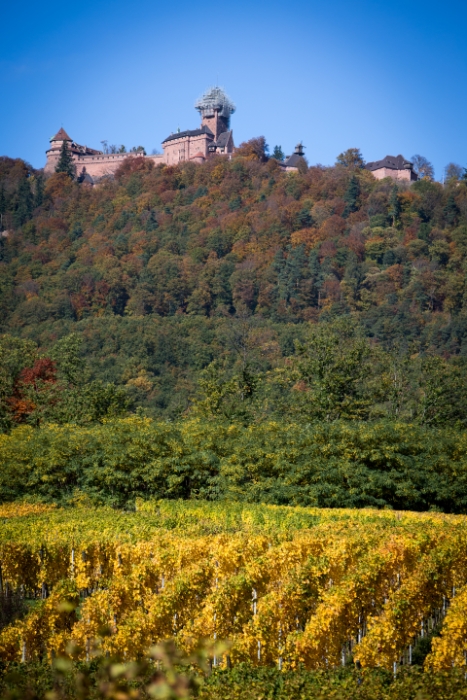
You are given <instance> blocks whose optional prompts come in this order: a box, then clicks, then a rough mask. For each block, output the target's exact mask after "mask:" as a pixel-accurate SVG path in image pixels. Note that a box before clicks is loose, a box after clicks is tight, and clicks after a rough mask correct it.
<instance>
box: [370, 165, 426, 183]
mask: <svg viewBox="0 0 467 700" xmlns="http://www.w3.org/2000/svg"><path fill="white" fill-rule="evenodd" d="M371 173H372V175H374V177H375V178H376V179H377V180H384V178H385V177H390V178H392V179H393V180H408V181H409V182H411V181H412V180H415V179H416V177H414V176H413V173H412V170H409V169H404V170H393V169H392V168H378V170H372V171H371Z"/></svg>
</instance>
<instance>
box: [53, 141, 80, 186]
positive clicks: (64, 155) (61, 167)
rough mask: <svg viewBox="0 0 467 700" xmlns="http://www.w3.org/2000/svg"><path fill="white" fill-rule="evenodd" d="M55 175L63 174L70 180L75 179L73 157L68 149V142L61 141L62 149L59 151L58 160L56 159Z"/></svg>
mask: <svg viewBox="0 0 467 700" xmlns="http://www.w3.org/2000/svg"><path fill="white" fill-rule="evenodd" d="M55 172H56V173H65V174H66V175H68V177H70V178H71V179H72V180H74V179H75V175H76V170H75V164H74V163H73V156H72V154H71V151H70V149H69V148H68V142H67V141H62V148H61V150H60V158H59V159H58V163H57V167H56V168H55Z"/></svg>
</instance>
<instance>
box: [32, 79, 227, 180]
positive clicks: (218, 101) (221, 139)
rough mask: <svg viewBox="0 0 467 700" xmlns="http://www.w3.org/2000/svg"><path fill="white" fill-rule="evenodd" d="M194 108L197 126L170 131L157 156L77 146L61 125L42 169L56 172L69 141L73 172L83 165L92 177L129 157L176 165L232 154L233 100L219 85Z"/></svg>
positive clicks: (90, 177)
mask: <svg viewBox="0 0 467 700" xmlns="http://www.w3.org/2000/svg"><path fill="white" fill-rule="evenodd" d="M195 108H196V109H197V110H198V112H199V113H200V115H201V126H200V128H199V129H193V130H189V131H178V132H176V133H174V134H170V136H168V137H167V138H166V139H164V141H163V142H162V148H163V150H164V152H163V153H162V154H157V155H145V154H143V153H104V152H103V151H98V150H95V149H93V148H88V146H80V145H79V144H77V143H76V142H75V141H73V140H72V139H71V138H70V137H69V136H68V134H67V133H66V131H65V130H64V129H63V128H62V129H60V130H59V131H58V132H57V133H56V134H55V136H53V137H52V138H51V139H50V148H49V150H48V151H47V152H46V155H47V162H46V165H45V167H44V172H46V173H53V172H54V171H55V168H56V166H57V163H58V160H59V158H60V151H61V149H62V146H63V142H64V141H66V142H67V144H68V148H69V150H70V153H71V155H72V158H73V162H74V164H75V167H76V173H77V174H80V173H81V172H82V171H83V168H84V169H85V172H86V174H87V177H88V178H89V179H91V180H94V179H99V178H101V177H103V176H105V175H111V174H112V173H114V172H115V171H116V170H117V168H118V167H119V165H120V164H121V163H122V161H123V160H124V159H125V158H128V156H132V157H135V158H145V159H147V160H152V161H153V162H154V164H155V165H158V164H159V163H166V164H167V165H176V164H177V163H180V162H181V161H186V160H190V161H192V162H194V163H203V162H204V161H205V160H206V159H207V158H209V156H211V155H213V154H215V153H218V154H220V155H223V156H227V157H231V154H232V153H233V151H234V141H233V134H232V131H231V129H230V117H231V115H232V114H233V112H235V105H234V104H233V102H231V100H229V98H228V97H227V95H226V94H225V92H224V91H223V90H222V89H221V88H219V87H215V88H211V89H210V90H208V91H207V92H205V94H204V95H203V96H202V97H201V98H200V99H199V100H198V101H197V102H196V104H195Z"/></svg>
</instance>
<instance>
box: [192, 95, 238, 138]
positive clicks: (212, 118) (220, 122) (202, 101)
mask: <svg viewBox="0 0 467 700" xmlns="http://www.w3.org/2000/svg"><path fill="white" fill-rule="evenodd" d="M195 108H196V109H197V110H198V112H199V113H200V115H201V127H203V126H206V127H207V128H208V129H209V130H210V131H211V132H212V133H213V134H214V140H215V141H217V140H218V138H219V136H220V135H221V134H222V133H224V132H227V131H229V128H230V115H231V114H233V113H234V112H235V105H234V103H233V102H232V101H231V100H230V99H229V98H228V97H227V95H226V94H225V92H224V91H223V90H222V89H221V88H220V87H213V88H210V89H209V90H207V91H206V92H205V93H204V95H203V96H202V97H200V98H199V100H197V102H196V103H195Z"/></svg>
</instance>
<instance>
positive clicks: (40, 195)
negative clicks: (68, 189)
mask: <svg viewBox="0 0 467 700" xmlns="http://www.w3.org/2000/svg"><path fill="white" fill-rule="evenodd" d="M43 201H44V177H43V175H38V176H37V177H36V191H35V193H34V208H36V207H40V206H41V204H42V202H43Z"/></svg>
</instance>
